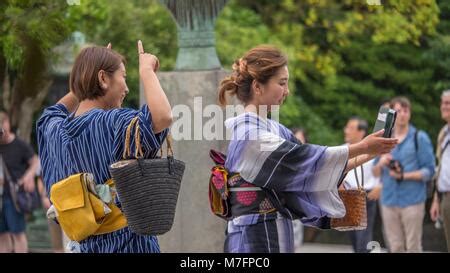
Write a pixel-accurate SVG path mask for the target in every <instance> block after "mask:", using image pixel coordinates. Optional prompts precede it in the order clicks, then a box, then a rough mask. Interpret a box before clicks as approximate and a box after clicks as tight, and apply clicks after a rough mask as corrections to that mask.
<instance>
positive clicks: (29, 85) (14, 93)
mask: <svg viewBox="0 0 450 273" xmlns="http://www.w3.org/2000/svg"><path fill="white" fill-rule="evenodd" d="M66 8H67V4H66V3H65V2H64V1H46V0H21V1H19V0H3V1H1V2H0V81H1V85H0V95H1V96H0V104H1V106H0V107H1V108H3V109H4V110H6V111H7V112H8V113H9V114H10V116H11V123H12V125H13V127H17V128H18V134H19V136H21V137H22V138H23V139H25V140H26V141H29V140H30V134H31V128H32V121H33V120H32V119H33V113H34V112H35V111H37V110H39V109H40V106H41V104H42V101H43V100H44V98H45V97H46V95H47V92H48V88H49V86H50V84H51V82H52V78H51V76H50V73H49V66H50V63H51V61H52V60H53V57H54V55H53V54H52V48H53V47H54V46H56V45H57V44H59V43H61V42H62V41H63V40H64V39H65V38H66V36H67V35H68V33H70V27H69V26H68V25H67V24H66V23H65V22H66V18H65V10H66Z"/></svg>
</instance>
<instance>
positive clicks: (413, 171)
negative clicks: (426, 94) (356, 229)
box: [373, 97, 435, 252]
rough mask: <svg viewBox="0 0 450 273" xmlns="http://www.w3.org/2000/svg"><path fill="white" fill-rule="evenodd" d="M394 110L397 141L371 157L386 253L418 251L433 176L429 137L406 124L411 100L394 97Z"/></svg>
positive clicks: (392, 103)
mask: <svg viewBox="0 0 450 273" xmlns="http://www.w3.org/2000/svg"><path fill="white" fill-rule="evenodd" d="M390 107H391V108H393V109H394V110H395V111H396V112H397V120H396V123H395V127H394V132H393V137H394V138H397V139H398V140H399V142H400V143H399V144H398V145H397V147H395V148H394V149H393V150H392V152H391V153H389V154H384V155H382V156H381V157H380V158H377V159H376V160H375V166H374V167H373V171H374V175H375V176H377V177H381V183H382V184H383V189H382V193H381V201H380V203H381V216H382V220H383V225H384V231H385V233H386V234H385V235H386V239H387V241H388V246H389V250H390V252H421V251H422V229H423V219H424V215H425V201H426V199H427V183H430V182H429V181H430V180H431V178H432V177H433V175H434V167H435V162H434V161H435V159H434V155H433V146H432V144H431V141H430V138H429V137H428V135H427V133H425V132H424V131H421V130H418V129H416V128H415V127H414V126H413V125H411V124H410V119H411V103H410V101H409V99H408V98H406V97H395V98H393V99H392V100H391V103H390Z"/></svg>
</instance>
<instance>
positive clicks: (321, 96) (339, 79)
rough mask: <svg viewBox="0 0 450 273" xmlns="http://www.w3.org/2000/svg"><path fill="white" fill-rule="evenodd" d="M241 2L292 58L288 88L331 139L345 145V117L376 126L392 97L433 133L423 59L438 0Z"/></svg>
mask: <svg viewBox="0 0 450 273" xmlns="http://www.w3.org/2000/svg"><path fill="white" fill-rule="evenodd" d="M441 2H444V1H441ZM239 4H240V5H242V6H244V7H246V8H248V9H251V10H253V11H255V12H256V13H257V14H259V15H260V17H261V18H262V21H263V22H264V24H266V25H267V26H268V28H269V29H270V31H271V34H272V36H275V38H274V39H276V40H279V41H280V42H281V43H282V44H283V45H284V48H283V49H284V50H285V51H286V52H288V55H289V58H290V64H289V68H290V72H291V78H292V82H293V84H292V87H293V88H291V90H292V91H293V93H294V95H295V96H301V97H302V100H303V101H304V104H306V105H308V106H309V110H310V111H312V112H313V114H312V115H314V114H315V115H318V116H319V117H320V120H322V121H323V123H324V128H322V130H324V133H325V134H326V133H327V132H331V135H330V137H329V138H331V139H333V140H334V142H339V141H342V133H341V132H342V127H343V126H344V124H345V122H346V119H347V118H348V117H350V116H352V115H359V116H362V117H364V118H366V119H368V121H369V122H370V123H371V124H372V125H373V122H374V117H375V116H376V112H377V110H378V108H379V105H380V104H381V102H382V101H383V100H384V99H388V98H391V97H393V96H395V95H406V96H408V97H409V98H410V99H411V100H412V102H413V122H414V123H416V124H417V125H418V127H420V128H422V129H425V130H427V131H431V132H432V133H433V134H434V132H435V131H436V128H435V125H434V124H436V119H438V101H439V95H438V93H437V91H436V90H435V89H434V88H433V86H432V85H433V74H435V72H434V71H435V63H434V62H433V61H430V60H429V59H427V58H425V57H424V56H425V53H426V52H427V51H428V50H429V49H430V43H429V41H432V40H433V39H434V37H435V36H436V34H437V31H436V25H437V24H438V22H439V7H438V5H437V3H436V2H435V1H433V0H426V1H422V0H414V1H400V0H391V1H382V5H380V6H371V5H368V4H367V2H366V1H358V2H357V1H350V0H348V1H317V0H305V1H293V0H282V1H269V0H263V1H250V0H242V1H239ZM441 4H442V3H441ZM433 42H434V43H436V41H433ZM442 49H444V47H443V46H442ZM298 107H299V108H300V107H301V108H302V109H300V111H302V110H303V109H304V108H305V107H304V106H301V104H299V105H298ZM288 108H289V109H293V108H294V106H289V107H288ZM431 108H434V109H431ZM289 111H292V110H289ZM282 113H283V111H282ZM298 113H299V114H298V115H293V114H292V113H289V114H288V115H287V119H288V121H285V122H286V123H289V124H301V125H302V123H307V121H305V120H301V119H300V112H298ZM313 126H314V124H313ZM305 127H307V129H308V130H315V129H314V128H312V127H309V126H305ZM325 128H326V129H325ZM312 140H313V141H314V142H317V140H316V139H314V137H312Z"/></svg>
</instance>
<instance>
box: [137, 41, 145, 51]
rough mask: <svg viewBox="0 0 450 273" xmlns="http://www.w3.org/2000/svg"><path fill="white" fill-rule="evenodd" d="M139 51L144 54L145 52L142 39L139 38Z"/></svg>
mask: <svg viewBox="0 0 450 273" xmlns="http://www.w3.org/2000/svg"><path fill="white" fill-rule="evenodd" d="M138 53H139V54H143V53H144V47H143V46H142V41H141V40H138Z"/></svg>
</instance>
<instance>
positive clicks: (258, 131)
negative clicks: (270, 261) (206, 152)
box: [219, 46, 397, 253]
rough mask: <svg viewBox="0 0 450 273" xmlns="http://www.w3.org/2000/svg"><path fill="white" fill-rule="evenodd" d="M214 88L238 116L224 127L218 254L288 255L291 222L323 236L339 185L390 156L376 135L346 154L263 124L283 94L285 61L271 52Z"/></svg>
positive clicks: (257, 54) (246, 62) (258, 54)
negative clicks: (226, 206)
mask: <svg viewBox="0 0 450 273" xmlns="http://www.w3.org/2000/svg"><path fill="white" fill-rule="evenodd" d="M232 68H233V72H232V74H231V75H230V76H229V77H227V78H225V79H224V80H223V81H222V82H221V84H220V88H219V101H220V103H221V104H222V106H225V105H226V104H227V101H226V95H227V93H228V94H229V95H235V96H237V98H238V99H239V100H240V101H241V102H242V103H243V104H244V109H245V111H244V113H242V114H240V115H238V116H237V117H234V118H230V119H227V120H226V121H225V126H226V127H227V129H229V130H231V135H232V139H231V141H230V144H229V146H228V155H227V159H226V163H225V167H226V169H227V171H228V175H229V177H230V179H228V181H227V183H228V186H229V188H230V204H231V219H230V220H229V221H228V226H227V236H226V240H225V252H246V253H248V252H293V251H294V239H293V229H292V221H291V220H292V219H300V220H301V221H302V222H303V223H304V224H305V225H309V226H314V227H318V228H322V229H327V228H330V218H334V217H336V218H340V217H343V216H344V215H345V207H344V205H343V203H342V201H341V199H340V198H339V195H338V184H339V183H340V182H341V180H342V178H343V177H344V175H345V173H347V172H348V171H349V170H350V169H353V168H355V167H356V166H358V165H361V164H362V163H364V162H367V161H368V160H370V159H372V158H374V157H375V156H376V155H379V154H383V153H387V152H389V151H390V150H391V149H392V148H393V147H394V146H395V145H396V143H397V140H396V139H388V138H382V137H381V136H382V133H383V131H382V130H381V131H379V132H376V133H374V134H372V135H369V136H367V137H366V138H365V139H363V140H362V141H361V142H359V143H357V144H354V145H350V146H339V147H326V146H318V145H312V144H302V143H301V142H299V141H298V140H297V139H296V138H295V137H294V135H293V134H292V132H291V131H290V130H289V129H287V128H286V127H284V126H283V125H281V124H280V123H278V122H276V121H274V120H271V119H269V118H268V113H269V112H271V111H272V110H274V109H275V108H276V107H278V106H280V105H281V104H282V103H283V101H284V99H285V98H286V96H287V95H288V94H289V89H288V80H289V71H288V67H287V58H286V57H285V56H284V55H283V54H282V53H281V52H280V51H279V50H278V49H277V48H274V47H271V46H258V47H256V48H253V49H251V50H250V51H248V52H247V53H246V54H245V55H244V56H243V57H242V58H240V59H239V60H237V61H236V62H235V63H234V64H233V67H232Z"/></svg>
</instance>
